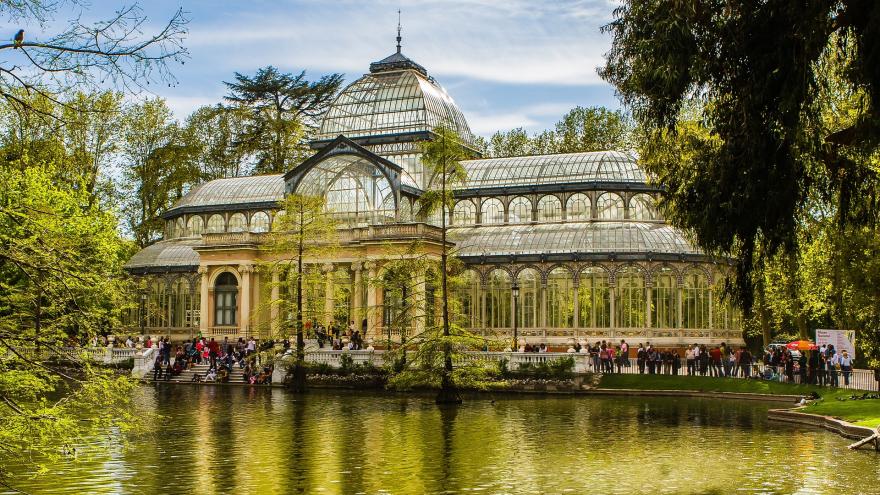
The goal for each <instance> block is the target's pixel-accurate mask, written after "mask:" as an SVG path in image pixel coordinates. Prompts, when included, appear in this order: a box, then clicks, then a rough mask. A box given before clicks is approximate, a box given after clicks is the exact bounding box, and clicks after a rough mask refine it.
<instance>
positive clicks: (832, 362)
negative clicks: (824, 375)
mask: <svg viewBox="0 0 880 495" xmlns="http://www.w3.org/2000/svg"><path fill="white" fill-rule="evenodd" d="M825 354H826V357H825V363H826V364H827V372H828V385H829V386H831V387H836V386H838V385H839V382H838V377H837V368H838V367H839V366H840V356H839V355H838V354H837V351H836V350H835V349H834V346H833V345H831V344H828V348H827V349H825Z"/></svg>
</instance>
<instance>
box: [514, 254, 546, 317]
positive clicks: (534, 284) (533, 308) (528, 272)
mask: <svg viewBox="0 0 880 495" xmlns="http://www.w3.org/2000/svg"><path fill="white" fill-rule="evenodd" d="M540 281H541V275H540V274H539V273H538V271H537V270H534V269H532V268H526V269H525V270H523V271H521V272H519V274H518V275H517V276H516V283H517V285H519V303H518V308H517V312H518V313H519V320H518V323H519V326H520V327H521V328H535V327H537V326H538V325H540V324H541V306H540V299H539V298H538V295H539V294H538V287H540Z"/></svg>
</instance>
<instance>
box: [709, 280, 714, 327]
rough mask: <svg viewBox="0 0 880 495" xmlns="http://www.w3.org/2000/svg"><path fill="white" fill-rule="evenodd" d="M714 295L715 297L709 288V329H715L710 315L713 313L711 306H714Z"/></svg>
mask: <svg viewBox="0 0 880 495" xmlns="http://www.w3.org/2000/svg"><path fill="white" fill-rule="evenodd" d="M714 295H715V294H714V291H713V290H712V287H711V286H710V287H709V328H715V325H714V324H713V319H712V317H713V316H714V315H713V314H712V313H713V311H712V308H713V306H715V297H714Z"/></svg>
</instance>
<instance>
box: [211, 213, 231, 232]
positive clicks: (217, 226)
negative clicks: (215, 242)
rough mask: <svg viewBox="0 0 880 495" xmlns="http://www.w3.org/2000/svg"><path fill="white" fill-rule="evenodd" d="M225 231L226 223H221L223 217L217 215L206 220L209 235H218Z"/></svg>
mask: <svg viewBox="0 0 880 495" xmlns="http://www.w3.org/2000/svg"><path fill="white" fill-rule="evenodd" d="M225 231H226V222H224V221H223V217H222V216H220V215H217V214H214V215H211V218H209V219H208V230H207V232H208V233H209V234H219V233H221V232H225Z"/></svg>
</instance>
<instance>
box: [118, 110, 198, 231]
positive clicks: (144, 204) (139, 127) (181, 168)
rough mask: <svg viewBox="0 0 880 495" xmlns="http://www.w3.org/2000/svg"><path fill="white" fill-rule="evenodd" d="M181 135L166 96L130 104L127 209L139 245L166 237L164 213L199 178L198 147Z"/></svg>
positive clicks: (125, 142) (124, 148)
mask: <svg viewBox="0 0 880 495" xmlns="http://www.w3.org/2000/svg"><path fill="white" fill-rule="evenodd" d="M179 137H180V129H179V127H178V125H177V123H176V122H175V121H174V120H173V119H172V116H171V110H170V109H169V108H168V106H167V105H166V104H165V100H163V99H161V98H155V99H150V100H145V101H143V102H141V103H137V104H133V105H130V106H129V107H128V108H127V109H126V110H125V112H124V115H123V138H122V144H121V148H120V151H121V155H122V161H123V170H122V175H123V180H124V182H123V190H124V192H125V196H126V199H125V201H124V205H123V211H124V214H125V221H126V223H127V225H128V228H129V229H130V230H131V232H132V234H133V235H134V238H135V241H136V242H137V244H138V246H140V247H145V246H147V245H149V244H151V243H152V242H154V241H156V240H157V239H158V238H159V237H160V236H161V234H162V231H163V226H164V222H163V220H162V218H161V217H160V215H161V214H162V212H164V211H165V210H167V209H168V208H170V207H171V205H172V204H173V203H174V201H176V200H177V199H180V198H181V197H182V196H183V194H184V193H185V192H186V188H187V187H188V186H189V185H191V184H193V183H195V182H197V181H198V172H197V171H196V170H194V167H193V155H194V152H193V150H192V149H191V148H190V147H188V146H187V145H186V143H185V142H184V141H183V140H182V139H178V138H179Z"/></svg>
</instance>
